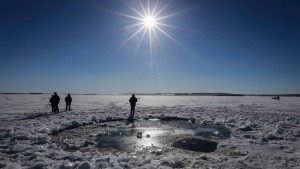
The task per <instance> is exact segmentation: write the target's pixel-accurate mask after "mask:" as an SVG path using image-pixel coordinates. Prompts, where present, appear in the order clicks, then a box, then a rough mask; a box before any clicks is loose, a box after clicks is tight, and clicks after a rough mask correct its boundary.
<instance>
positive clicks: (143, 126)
mask: <svg viewBox="0 0 300 169" xmlns="http://www.w3.org/2000/svg"><path fill="white" fill-rule="evenodd" d="M139 132H141V133H142V135H141V138H139V137H138V134H139ZM229 136H230V130H229V129H227V128H225V127H224V126H216V125H209V124H207V125H202V124H197V123H196V124H189V123H187V120H168V121H165V120H159V119H150V120H136V121H135V122H134V123H129V124H128V122H127V121H125V120H124V121H115V122H107V123H99V124H94V125H88V126H80V127H78V128H75V129H71V130H66V131H63V132H60V133H58V134H56V135H52V141H53V142H55V143H57V144H58V145H59V146H60V147H61V148H62V149H64V150H66V151H77V150H79V151H83V152H84V151H95V150H97V149H98V150H99V151H101V152H112V151H140V150H142V149H143V148H146V147H147V148H149V147H150V148H151V147H153V148H171V149H172V148H173V149H174V148H179V149H185V150H190V151H198V152H213V151H215V150H216V149H217V145H218V141H220V140H222V139H226V138H228V137H229Z"/></svg>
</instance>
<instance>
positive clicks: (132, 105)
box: [129, 94, 137, 118]
mask: <svg viewBox="0 0 300 169" xmlns="http://www.w3.org/2000/svg"><path fill="white" fill-rule="evenodd" d="M129 102H130V107H131V110H130V115H131V116H132V118H133V116H134V111H135V104H136V102H137V98H136V97H135V96H134V94H133V95H132V96H131V98H130V99H129Z"/></svg>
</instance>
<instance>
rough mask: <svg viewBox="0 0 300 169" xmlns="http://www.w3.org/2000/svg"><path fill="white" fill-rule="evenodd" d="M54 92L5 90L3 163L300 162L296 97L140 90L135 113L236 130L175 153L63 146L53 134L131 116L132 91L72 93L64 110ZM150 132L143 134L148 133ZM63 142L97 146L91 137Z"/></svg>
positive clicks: (0, 97)
mask: <svg viewBox="0 0 300 169" xmlns="http://www.w3.org/2000/svg"><path fill="white" fill-rule="evenodd" d="M50 96H51V95H50V94H49V95H45V94H43V95H22V94H18V95H12V94H9V95H8V94H0V168H12V169H19V168H60V169H63V168H70V169H71V168H72V169H73V168H82V169H89V168H116V169H119V168H121V169H123V168H147V169H148V168H149V169H150V168H177V167H181V168H299V164H300V98H297V97H281V99H280V101H277V100H272V99H271V98H270V97H254V96H253V97H250V96H249V97H222V96H218V97H214V96H137V98H138V99H139V100H138V104H137V107H136V116H137V117H136V118H137V119H142V118H165V119H168V118H184V119H189V120H190V122H189V123H191V124H192V123H193V121H194V120H195V121H196V122H199V123H201V124H203V125H205V124H215V125H220V126H226V127H228V128H229V129H230V130H231V132H232V136H231V137H230V138H228V139H224V140H220V142H219V143H218V147H217V149H216V150H215V152H211V153H205V154H203V153H201V152H189V151H186V150H182V151H180V152H179V153H178V154H173V153H172V152H171V150H169V149H167V148H164V147H156V148H155V151H153V149H151V151H150V149H147V148H145V149H143V150H141V151H133V152H126V153H121V152H115V151H112V152H111V153H109V154H107V153H103V152H100V151H99V150H98V149H97V148H96V147H95V148H94V150H93V149H92V150H91V151H78V150H76V147H73V148H74V150H73V151H64V150H63V149H62V148H61V147H60V146H58V145H57V144H55V143H53V142H52V140H51V136H50V134H55V133H59V132H62V131H71V130H70V129H72V128H77V127H79V126H85V125H92V124H95V123H98V124H99V123H101V124H102V125H106V127H114V126H109V125H108V124H104V123H105V122H108V121H117V120H121V119H127V117H128V115H129V112H130V106H129V103H128V99H129V97H130V95H73V96H72V97H73V103H72V111H70V112H65V111H63V110H64V108H65V104H64V103H63V102H61V103H60V104H59V108H60V110H61V112H60V113H51V112H50V105H49V98H50ZM60 97H61V98H63V97H65V96H64V95H63V94H60ZM131 125H137V126H138V125H139V124H136V123H135V124H131ZM128 127H130V125H128ZM97 134H99V133H90V135H92V136H93V137H94V136H97ZM146 135H147V133H145V137H143V138H142V139H148V138H147V137H146ZM151 138H152V135H151ZM64 141H65V143H68V142H72V143H73V144H74V145H76V146H81V147H93V146H96V145H95V143H93V142H91V141H90V140H89V138H86V139H84V140H78V139H74V140H64ZM89 150H90V149H89Z"/></svg>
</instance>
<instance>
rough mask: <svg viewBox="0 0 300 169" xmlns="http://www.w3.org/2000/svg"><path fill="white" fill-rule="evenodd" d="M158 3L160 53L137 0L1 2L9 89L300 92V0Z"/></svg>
mask: <svg viewBox="0 0 300 169" xmlns="http://www.w3.org/2000/svg"><path fill="white" fill-rule="evenodd" d="M156 2H157V1H150V5H151V6H152V7H153V5H155V3H156ZM170 2H171V3H170ZM141 3H142V4H143V5H144V6H145V7H146V6H147V1H146V0H142V1H141ZM158 3H159V5H158V7H163V6H164V5H166V4H169V3H170V4H169V6H168V7H167V8H166V9H165V10H164V11H163V12H162V13H161V14H160V16H167V15H169V14H176V15H174V16H172V17H168V18H166V19H163V20H161V21H160V22H161V23H163V24H168V25H172V26H174V27H166V26H160V28H161V29H163V30H164V31H165V32H166V33H167V34H168V35H170V36H171V37H172V38H174V39H175V40H176V41H177V42H179V43H180V44H181V45H178V44H177V43H176V42H174V40H172V39H170V38H169V37H167V36H166V35H165V34H164V33H162V32H160V31H159V30H156V31H157V38H152V54H151V52H150V49H149V48H150V47H149V39H148V38H149V37H148V36H147V35H148V34H146V36H145V37H144V39H142V33H139V34H137V35H136V36H135V37H134V38H132V39H131V40H130V41H128V42H127V43H126V44H124V45H122V44H123V43H124V42H125V41H126V39H128V38H129V37H130V36H131V35H132V34H133V33H134V32H136V31H137V29H138V28H139V27H132V28H129V27H128V26H130V25H132V24H134V23H137V22H136V21H135V20H133V19H130V18H128V17H124V16H122V15H120V14H126V15H130V16H138V15H137V14H136V13H135V12H134V11H132V10H131V9H130V7H129V6H131V7H133V8H134V9H137V10H140V9H141V8H140V6H139V1H137V0H129V1H123V2H122V1H119V0H102V1H65V0H63V1H61V0H54V1H53V0H51V1H50V0H49V1H48V0H43V1H38V0H26V1H25V0H19V1H15V0H2V1H0V24H1V26H0V78H1V81H0V92H53V91H57V92H66V93H140V92H142V93H149V92H150V93H151V92H230V93H245V94H283V93H300V76H299V75H300V66H299V64H300V31H299V30H300V20H299V18H300V2H299V1H277V0H272V1H267V0H262V1H259V0H244V1H239V0H236V1H233V0H229V1H221V0H216V1H213V0H203V1H202V0H185V1H182V0H174V1H168V0H162V1H159V2H158ZM126 4H128V5H129V6H128V5H126ZM175 27H176V28H175ZM138 46H139V47H138Z"/></svg>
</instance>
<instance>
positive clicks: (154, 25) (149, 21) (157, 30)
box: [114, 0, 185, 67]
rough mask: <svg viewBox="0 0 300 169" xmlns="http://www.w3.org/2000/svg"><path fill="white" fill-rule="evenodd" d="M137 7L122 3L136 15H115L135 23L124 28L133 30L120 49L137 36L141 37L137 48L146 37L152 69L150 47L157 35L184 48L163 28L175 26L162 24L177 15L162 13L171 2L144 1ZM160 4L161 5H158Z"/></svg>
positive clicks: (155, 40) (139, 2)
mask: <svg viewBox="0 0 300 169" xmlns="http://www.w3.org/2000/svg"><path fill="white" fill-rule="evenodd" d="M137 2H138V5H137V6H135V7H133V6H131V5H130V4H128V3H126V1H124V3H125V4H126V5H127V6H128V7H129V8H130V9H131V10H132V11H133V12H134V13H135V14H136V15H128V14H124V13H115V12H114V13H115V14H118V15H121V16H124V17H126V18H129V19H133V20H135V21H136V23H134V24H132V25H129V26H127V27H126V29H129V30H133V29H136V30H135V31H133V33H132V34H131V35H130V36H129V37H128V38H127V39H126V40H125V41H124V42H123V43H122V44H121V46H120V47H122V46H124V45H125V44H126V43H127V42H129V41H130V40H132V39H133V38H134V37H136V36H137V35H141V38H140V41H139V44H138V45H137V48H139V47H140V46H141V44H142V42H143V40H144V38H145V37H148V40H149V49H150V57H151V67H152V55H153V54H152V47H153V42H157V40H158V39H159V38H158V35H159V34H163V35H165V36H166V37H168V38H169V39H171V40H172V41H173V42H175V43H176V44H177V45H179V46H181V47H183V48H185V47H184V46H183V45H182V44H181V43H179V42H178V41H177V40H176V39H175V38H173V37H172V36H171V35H170V34H169V33H167V32H166V31H165V30H164V28H175V29H176V28H178V27H176V26H172V25H169V24H166V23H164V20H166V19H168V18H171V17H174V16H176V15H178V14H179V12H177V13H171V14H169V15H165V14H164V11H165V10H166V9H167V8H168V6H169V5H170V4H171V2H172V1H169V2H168V3H165V2H162V1H159V0H156V1H154V0H147V1H146V0H145V1H141V0H139V1H137ZM150 2H156V3H150ZM160 2H161V4H159V3H160Z"/></svg>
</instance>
